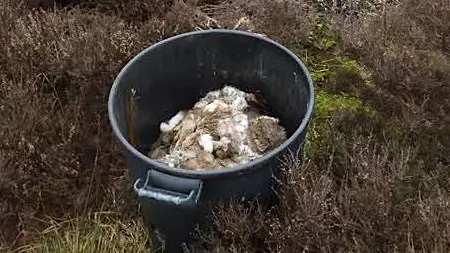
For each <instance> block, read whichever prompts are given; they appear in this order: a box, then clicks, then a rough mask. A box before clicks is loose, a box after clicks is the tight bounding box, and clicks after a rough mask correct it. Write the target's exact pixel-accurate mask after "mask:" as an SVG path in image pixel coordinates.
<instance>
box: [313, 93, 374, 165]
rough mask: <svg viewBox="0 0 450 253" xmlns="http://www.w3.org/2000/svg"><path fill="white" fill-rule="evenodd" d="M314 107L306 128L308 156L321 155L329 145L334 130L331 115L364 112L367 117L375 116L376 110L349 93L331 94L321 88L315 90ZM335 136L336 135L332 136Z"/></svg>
mask: <svg viewBox="0 0 450 253" xmlns="http://www.w3.org/2000/svg"><path fill="white" fill-rule="evenodd" d="M315 94H316V95H315V109H314V117H313V121H312V124H311V126H310V128H309V130H308V137H307V150H306V154H307V155H308V156H309V157H313V156H318V155H321V154H322V155H323V153H327V152H328V151H327V150H323V147H329V146H330V144H329V143H328V142H329V141H331V140H332V139H333V138H331V136H330V135H331V134H332V133H333V132H334V133H337V132H336V131H334V127H335V126H334V122H333V115H334V114H335V113H336V112H338V111H346V112H347V113H350V114H352V113H354V114H364V115H365V116H368V117H374V116H376V111H375V110H374V109H373V108H371V107H370V106H367V105H364V104H363V102H362V101H361V100H360V99H358V98H357V97H354V96H351V95H349V94H345V93H341V94H333V93H329V92H327V91H325V90H323V89H321V88H316V90H315ZM334 138H336V136H335V137H334Z"/></svg>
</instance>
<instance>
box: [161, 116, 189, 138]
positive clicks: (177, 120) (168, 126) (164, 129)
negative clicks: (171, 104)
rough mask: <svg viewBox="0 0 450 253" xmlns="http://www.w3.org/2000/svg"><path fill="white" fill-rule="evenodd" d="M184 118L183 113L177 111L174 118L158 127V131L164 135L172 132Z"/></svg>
mask: <svg viewBox="0 0 450 253" xmlns="http://www.w3.org/2000/svg"><path fill="white" fill-rule="evenodd" d="M183 118H184V112H183V111H179V112H178V113H177V114H175V116H173V117H172V118H171V119H170V120H169V121H168V122H167V123H166V122H163V123H161V124H160V125H159V130H161V132H164V133H168V132H170V131H172V130H173V129H174V128H175V127H176V126H177V125H178V124H180V122H181V121H182V120H183Z"/></svg>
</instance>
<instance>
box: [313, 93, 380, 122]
mask: <svg viewBox="0 0 450 253" xmlns="http://www.w3.org/2000/svg"><path fill="white" fill-rule="evenodd" d="M337 110H347V111H350V112H354V113H356V112H364V113H367V114H370V115H374V114H375V111H374V110H373V109H372V108H370V107H369V106H365V105H363V103H362V101H361V100H359V99H358V98H356V97H353V96H350V95H348V94H345V93H343V94H331V93H328V92H326V91H324V90H322V89H316V104H315V116H314V117H315V118H318V119H328V118H330V117H331V116H332V115H333V112H335V111H337Z"/></svg>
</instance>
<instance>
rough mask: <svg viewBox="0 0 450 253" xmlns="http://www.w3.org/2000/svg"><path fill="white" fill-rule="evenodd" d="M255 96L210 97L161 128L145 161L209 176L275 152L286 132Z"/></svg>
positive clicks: (234, 92)
mask: <svg viewBox="0 0 450 253" xmlns="http://www.w3.org/2000/svg"><path fill="white" fill-rule="evenodd" d="M266 112H267V110H266V107H265V102H264V101H263V99H262V97H261V96H259V95H258V94H257V93H246V92H243V91H241V90H239V89H237V88H235V87H232V86H225V87H224V88H222V89H220V90H215V91H211V92H209V93H208V94H206V96H205V97H203V98H201V99H200V100H199V101H198V102H197V103H196V104H195V105H194V107H193V108H191V109H189V110H187V111H180V112H178V113H177V114H176V115H174V116H173V117H172V118H171V119H170V120H169V121H167V122H162V123H161V125H160V130H161V134H160V136H159V138H158V140H157V141H156V142H155V143H154V144H153V147H152V149H151V151H150V152H149V157H150V158H152V159H155V160H157V161H159V162H162V163H165V164H167V165H169V166H171V167H176V168H182V169H188V170H212V169H219V168H224V167H234V166H237V165H242V164H244V163H247V162H249V161H251V160H253V159H256V158H258V157H261V156H263V155H264V154H265V153H267V152H269V151H271V150H273V149H274V148H276V147H278V146H279V145H280V144H281V143H283V142H284V141H285V140H286V131H285V129H284V128H283V127H282V126H281V125H280V124H279V120H278V119H277V118H274V117H271V116H268V115H267V114H266Z"/></svg>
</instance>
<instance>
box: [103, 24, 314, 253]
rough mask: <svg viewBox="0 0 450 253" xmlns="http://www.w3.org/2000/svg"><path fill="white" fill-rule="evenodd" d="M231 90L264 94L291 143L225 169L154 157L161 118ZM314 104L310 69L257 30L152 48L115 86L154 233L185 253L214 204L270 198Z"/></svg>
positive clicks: (117, 127)
mask: <svg viewBox="0 0 450 253" xmlns="http://www.w3.org/2000/svg"><path fill="white" fill-rule="evenodd" d="M224 85H232V86H235V87H237V88H239V89H241V90H244V91H255V90H257V91H259V92H261V94H262V95H263V96H264V98H265V100H266V101H267V102H268V104H269V111H270V112H271V113H272V114H273V115H275V116H276V117H278V118H279V119H280V123H281V124H282V125H283V126H284V127H285V128H286V130H287V133H288V136H289V137H288V140H287V141H286V142H284V143H283V144H282V145H281V146H279V147H278V148H276V149H275V150H273V151H271V152H270V153H268V154H267V155H265V156H263V157H261V158H259V159H256V160H254V161H252V162H249V163H248V164H245V165H243V166H239V167H233V168H224V169H220V170H208V171H190V170H183V169H179V168H171V167H168V166H167V165H165V164H162V163H159V162H156V161H154V160H151V159H150V158H148V157H147V155H146V154H147V153H148V152H149V149H150V146H151V144H152V143H153V142H154V141H155V140H156V139H157V137H158V135H159V124H160V123H161V122H162V121H166V120H168V119H170V118H171V117H172V116H173V115H175V114H176V113H177V112H178V111H180V110H186V109H189V108H190V107H192V106H193V105H194V103H195V102H197V101H198V100H199V99H200V98H201V97H203V96H204V95H206V93H207V92H209V91H211V90H216V89H220V88H222V87H223V86H224ZM313 104H314V91H313V84H312V81H311V77H310V75H309V73H308V71H307V69H306V68H305V66H304V64H303V63H302V62H301V61H300V60H299V59H298V57H297V56H295V55H294V54H293V53H291V52H290V51H289V50H287V49H286V48H285V47H283V46H282V45H280V44H278V43H276V42H274V41H272V40H270V39H267V38H265V37H262V36H260V35H256V34H253V33H247V32H241V31H234V30H208V31H200V32H190V33H185V34H181V35H178V36H175V37H172V38H169V39H166V40H164V41H161V42H159V43H157V44H154V45H152V46H151V47H149V48H147V49H145V50H144V51H142V52H141V53H140V54H138V55H137V56H136V57H135V58H133V59H132V60H131V61H130V62H129V63H128V64H127V65H126V66H125V67H124V68H123V69H122V71H121V72H120V73H119V75H118V77H117V78H116V80H115V82H114V84H113V86H112V88H111V92H110V97H109V103H108V109H109V118H110V121H111V124H112V127H113V130H114V133H115V134H116V135H117V137H118V138H119V140H120V142H121V143H122V145H123V146H124V148H125V149H124V150H125V156H126V164H127V167H128V168H129V169H130V172H131V175H132V178H133V180H134V181H135V191H136V193H137V194H138V196H139V199H140V204H141V207H142V215H143V217H144V219H145V221H146V224H147V226H148V228H149V229H150V230H153V229H154V228H156V229H158V231H160V232H162V233H163V234H164V235H165V237H166V240H167V241H166V252H179V251H180V247H179V246H180V243H181V242H186V241H188V240H189V239H190V236H189V233H190V232H192V231H193V229H194V226H195V225H196V224H197V223H200V224H203V223H204V222H205V221H206V216H207V214H208V213H209V212H210V207H211V204H213V203H217V201H228V200H230V199H231V198H232V197H236V198H242V197H245V198H247V199H251V198H254V197H256V196H260V197H262V199H265V197H267V196H270V194H271V193H270V189H271V186H272V175H273V174H274V173H276V172H277V169H278V167H279V165H280V161H281V159H282V158H283V156H284V155H285V154H286V152H288V151H289V150H290V151H293V152H297V151H298V149H299V148H300V147H301V144H302V143H303V140H304V138H305V134H306V129H307V127H308V123H309V121H310V119H311V115H312V111H313Z"/></svg>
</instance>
